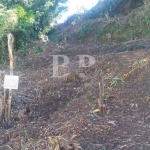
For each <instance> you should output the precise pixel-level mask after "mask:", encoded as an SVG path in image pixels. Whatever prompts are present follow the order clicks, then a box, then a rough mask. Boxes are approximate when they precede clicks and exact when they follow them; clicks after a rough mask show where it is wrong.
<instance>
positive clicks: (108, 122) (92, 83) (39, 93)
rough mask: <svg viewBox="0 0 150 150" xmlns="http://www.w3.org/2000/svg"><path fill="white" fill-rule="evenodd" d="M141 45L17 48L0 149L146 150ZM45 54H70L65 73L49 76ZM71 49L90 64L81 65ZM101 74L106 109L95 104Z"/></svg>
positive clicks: (148, 125) (145, 58)
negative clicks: (15, 82) (88, 58)
mask: <svg viewBox="0 0 150 150" xmlns="http://www.w3.org/2000/svg"><path fill="white" fill-rule="evenodd" d="M140 43H141V45H145V47H140V48H138V47H136V46H137V45H138V44H140ZM143 43H144V41H131V42H128V43H125V44H123V45H121V44H118V45H117V44H114V45H113V44H109V45H100V44H86V43H84V44H80V43H79V44H75V43H64V44H59V45H57V44H55V43H52V42H48V43H45V44H40V43H39V42H37V43H34V44H33V45H31V51H30V53H29V54H28V56H27V57H22V56H21V55H20V54H19V52H18V53H17V54H15V55H16V61H15V71H14V72H15V73H14V74H15V75H19V78H20V80H19V90H17V91H16V90H14V91H13V98H12V122H11V123H10V126H9V127H8V128H6V126H5V124H2V125H1V129H0V150H80V149H83V150H150V50H149V46H146V43H147V45H148V43H149V41H146V42H145V44H143ZM130 47H132V48H130ZM39 49H41V50H42V51H37V50H39ZM51 55H66V56H67V57H68V58H69V59H70V63H69V66H68V68H67V69H68V71H69V72H70V75H69V76H68V77H64V78H53V77H52V73H53V70H52V69H53V68H52V63H53V59H52V56H51ZM77 55H90V56H93V57H94V58H95V60H96V62H95V64H94V65H93V66H91V67H86V68H80V69H79V68H78V56H77ZM59 69H60V70H59V72H60V74H63V73H65V72H66V70H67V69H64V68H59ZM101 72H102V74H103V82H104V87H103V88H104V103H105V105H106V107H107V110H106V112H100V110H99V109H98V108H99V106H98V99H99V82H100V73H101Z"/></svg>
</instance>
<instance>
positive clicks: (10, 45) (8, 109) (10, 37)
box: [5, 33, 14, 121]
mask: <svg viewBox="0 0 150 150" xmlns="http://www.w3.org/2000/svg"><path fill="white" fill-rule="evenodd" d="M7 38H8V52H9V60H10V75H13V55H12V49H13V44H14V37H13V35H12V34H11V33H9V34H8V35H7ZM11 99H12V89H9V93H8V100H6V106H5V107H6V111H5V119H6V121H10V119H11Z"/></svg>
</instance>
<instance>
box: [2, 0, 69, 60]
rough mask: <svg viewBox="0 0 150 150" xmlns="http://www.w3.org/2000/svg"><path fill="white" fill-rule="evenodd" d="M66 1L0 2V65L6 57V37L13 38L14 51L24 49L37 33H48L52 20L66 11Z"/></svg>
mask: <svg viewBox="0 0 150 150" xmlns="http://www.w3.org/2000/svg"><path fill="white" fill-rule="evenodd" d="M66 1H67V0H42V1H41V0H32V1H30V0H22V1H20V0H11V1H10V0H0V54H1V56H0V63H4V60H5V57H6V52H5V51H6V50H5V48H6V35H7V33H8V32H11V33H13V35H14V36H15V49H16V50H19V49H25V48H26V46H27V43H28V42H29V41H31V40H33V39H35V38H37V37H38V34H39V33H43V34H46V33H47V32H49V31H50V23H51V22H52V21H53V19H54V18H55V17H56V16H58V15H59V14H60V12H62V11H64V10H66V7H65V6H64V5H59V4H61V3H62V4H64V3H65V2H66Z"/></svg>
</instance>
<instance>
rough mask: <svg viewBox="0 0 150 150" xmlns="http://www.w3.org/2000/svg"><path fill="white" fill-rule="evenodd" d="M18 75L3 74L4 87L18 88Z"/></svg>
mask: <svg viewBox="0 0 150 150" xmlns="http://www.w3.org/2000/svg"><path fill="white" fill-rule="evenodd" d="M18 82H19V76H11V75H5V78H4V89H18Z"/></svg>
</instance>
